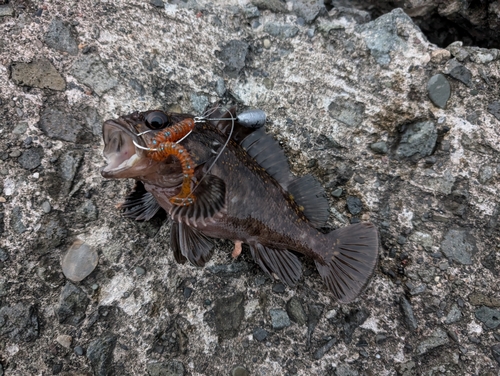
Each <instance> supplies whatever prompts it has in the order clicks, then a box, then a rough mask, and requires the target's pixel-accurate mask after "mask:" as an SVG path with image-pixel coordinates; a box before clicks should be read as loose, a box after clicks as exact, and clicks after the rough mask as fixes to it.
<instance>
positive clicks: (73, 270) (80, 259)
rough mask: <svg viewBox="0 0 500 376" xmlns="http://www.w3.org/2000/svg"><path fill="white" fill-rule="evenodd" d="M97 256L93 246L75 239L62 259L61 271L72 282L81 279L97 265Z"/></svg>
mask: <svg viewBox="0 0 500 376" xmlns="http://www.w3.org/2000/svg"><path fill="white" fill-rule="evenodd" d="M98 261H99V256H98V254H97V251H96V250H95V249H94V247H91V246H90V245H88V244H87V243H84V242H83V241H82V240H76V241H75V242H74V243H73V244H72V245H71V247H70V248H69V250H68V251H67V252H66V254H65V255H64V257H63V260H62V271H63V273H64V275H65V276H66V278H68V279H69V280H70V281H73V282H80V281H83V280H84V279H85V278H86V277H87V276H88V275H90V273H92V272H93V271H94V269H95V267H96V266H97V262H98Z"/></svg>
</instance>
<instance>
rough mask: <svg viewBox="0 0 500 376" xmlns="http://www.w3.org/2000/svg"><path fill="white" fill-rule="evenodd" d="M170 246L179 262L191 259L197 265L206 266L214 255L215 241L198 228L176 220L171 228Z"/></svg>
mask: <svg viewBox="0 0 500 376" xmlns="http://www.w3.org/2000/svg"><path fill="white" fill-rule="evenodd" d="M170 246H171V247H172V250H173V251H174V257H175V260H176V261H177V262H178V263H181V264H183V263H184V262H185V261H186V260H189V262H191V263H192V264H193V265H195V266H205V264H206V263H207V262H208V261H209V260H210V258H211V257H212V249H213V247H214V243H213V241H212V240H211V239H210V238H209V237H208V236H206V235H204V234H203V233H201V232H200V231H198V230H197V229H195V228H192V227H190V226H187V225H186V224H184V223H182V222H174V223H173V224H172V227H171V229H170Z"/></svg>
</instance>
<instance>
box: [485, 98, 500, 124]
mask: <svg viewBox="0 0 500 376" xmlns="http://www.w3.org/2000/svg"><path fill="white" fill-rule="evenodd" d="M487 110H488V112H489V113H490V114H492V115H493V116H494V117H496V118H497V120H500V102H498V101H494V102H491V103H490V104H488V107H487Z"/></svg>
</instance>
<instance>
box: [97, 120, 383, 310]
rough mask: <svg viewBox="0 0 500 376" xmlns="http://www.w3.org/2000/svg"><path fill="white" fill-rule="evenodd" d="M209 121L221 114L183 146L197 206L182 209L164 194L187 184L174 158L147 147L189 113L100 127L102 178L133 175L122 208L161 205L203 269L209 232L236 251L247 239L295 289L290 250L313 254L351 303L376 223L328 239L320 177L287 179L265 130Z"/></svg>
mask: <svg viewBox="0 0 500 376" xmlns="http://www.w3.org/2000/svg"><path fill="white" fill-rule="evenodd" d="M210 117H211V118H212V119H216V118H219V120H210V118H209V119H207V120H205V121H202V122H199V123H197V124H196V126H195V128H194V131H193V132H192V133H191V134H189V136H187V137H186V138H185V139H183V140H182V141H181V142H180V145H182V146H183V147H184V149H185V150H186V151H188V152H189V155H190V157H191V159H192V160H193V161H194V163H195V164H196V167H195V168H194V176H193V178H192V187H191V189H192V190H193V189H194V191H193V197H194V202H193V203H192V204H190V205H186V206H178V205H173V204H172V203H171V202H170V200H169V198H171V197H173V196H175V195H177V194H178V193H179V191H180V189H181V185H182V182H183V173H182V166H181V163H180V162H179V160H178V159H177V158H175V157H173V156H169V157H166V159H164V160H162V161H154V160H152V159H151V158H148V155H147V153H148V152H147V151H145V150H144V149H143V148H146V147H148V146H150V145H151V144H152V141H153V139H154V138H155V135H157V134H158V132H160V131H161V130H163V129H165V128H166V127H168V126H171V125H174V124H176V123H178V122H180V121H182V120H183V119H186V118H193V116H192V115H186V114H172V113H165V112H162V111H148V112H134V113H132V114H130V115H128V116H122V117H120V118H118V119H115V120H108V121H106V122H105V123H104V125H103V138H104V145H105V147H104V157H105V158H106V161H107V163H108V164H107V166H105V167H104V168H103V169H102V171H101V173H102V176H104V177H105V178H115V179H116V178H134V179H136V181H137V184H136V187H135V188H134V190H133V191H132V192H131V193H130V194H129V195H128V196H127V197H126V198H125V202H124V203H123V204H122V208H123V210H124V214H125V215H126V216H128V217H130V218H134V219H137V220H148V219H150V218H151V217H152V216H154V215H155V213H156V212H157V211H158V210H160V209H161V208H163V209H164V210H165V211H166V212H167V213H168V214H169V215H170V217H171V218H172V220H173V225H172V230H171V238H170V245H171V248H172V250H173V252H174V256H175V259H176V261H177V262H180V263H184V262H185V261H186V260H189V261H190V262H191V263H193V264H194V265H196V266H204V265H205V263H206V262H207V261H208V260H209V259H210V257H211V255H212V249H213V242H212V240H211V238H222V239H229V240H232V241H233V242H234V243H235V251H234V252H233V255H234V256H237V255H238V254H239V252H240V250H241V244H242V243H246V244H248V246H249V248H250V252H251V254H252V256H253V258H254V260H255V261H256V262H257V263H258V264H259V265H260V267H261V268H262V269H263V270H264V271H265V272H266V273H267V274H269V275H270V276H272V275H273V273H274V274H275V275H277V276H278V277H279V278H280V280H281V281H283V282H284V283H286V284H287V285H289V286H293V285H295V284H296V282H297V281H298V280H299V278H300V277H301V275H302V267H301V263H300V261H299V259H298V257H297V256H296V255H295V253H293V252H292V251H294V252H298V253H303V254H305V255H307V256H309V257H312V258H313V259H314V261H315V263H316V266H317V268H318V271H319V273H320V274H321V277H322V278H323V280H324V282H325V283H326V285H327V286H328V288H329V289H330V290H331V291H332V293H333V295H334V296H335V298H336V299H338V300H339V301H340V302H342V303H348V302H351V301H352V300H353V299H355V298H356V297H357V296H358V295H359V294H360V293H361V292H362V290H363V289H364V287H365V286H366V285H367V283H368V281H369V280H370V278H371V276H372V274H373V271H374V269H375V266H376V264H377V258H378V243H379V242H378V233H377V230H376V228H375V227H374V226H373V225H372V224H371V223H358V224H354V225H350V226H347V227H344V228H341V229H338V230H335V231H332V232H330V233H329V234H326V235H325V234H323V233H321V232H319V231H318V230H317V229H316V228H320V227H322V226H323V225H324V224H325V222H326V221H327V219H328V213H329V208H328V203H327V200H326V198H325V194H324V191H323V189H322V187H321V186H320V185H319V183H318V182H317V181H316V180H315V179H314V178H313V177H312V176H310V175H306V176H304V177H301V178H297V177H295V176H294V175H292V174H291V172H290V170H289V166H288V161H287V159H286V157H285V155H284V153H283V151H282V150H281V148H280V147H279V145H278V144H277V142H276V141H275V140H274V139H273V138H272V137H271V136H269V135H267V134H266V133H265V131H264V129H263V128H260V129H257V130H255V129H250V128H249V127H244V126H242V125H241V124H238V122H237V121H236V122H235V124H234V127H231V122H230V121H226V120H220V118H221V117H222V118H228V117H230V114H229V113H225V114H221V113H220V111H217V112H215V113H214V114H213V115H211V116H210ZM231 128H233V132H232V135H231V138H230V140H229V142H228V143H227V146H226V147H225V148H224V147H223V145H224V144H225V143H226V140H227V138H228V136H229V134H230V130H231ZM145 131H149V132H146V133H143V132H145ZM140 133H143V134H141V135H138V134H140ZM136 145H139V147H138V146H136ZM219 154H220V155H219ZM217 157H218V158H217ZM216 158H217V159H216ZM214 161H215V163H213V162H214ZM212 165H213V166H212ZM210 166H212V167H211V168H210Z"/></svg>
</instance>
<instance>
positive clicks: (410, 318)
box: [399, 296, 418, 332]
mask: <svg viewBox="0 0 500 376" xmlns="http://www.w3.org/2000/svg"><path fill="white" fill-rule="evenodd" d="M399 305H400V307H401V311H402V312H403V318H404V321H405V323H406V325H407V326H408V328H409V329H410V331H412V332H414V331H415V330H417V328H418V323H417V320H416V319H415V315H414V314H413V308H412V306H411V304H410V302H409V301H408V299H406V298H405V297H404V296H402V297H401V298H400V300H399Z"/></svg>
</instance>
